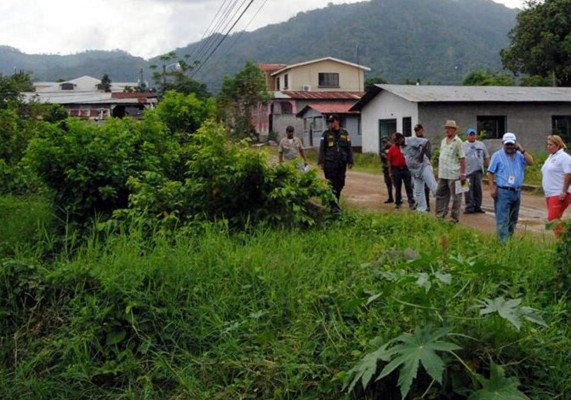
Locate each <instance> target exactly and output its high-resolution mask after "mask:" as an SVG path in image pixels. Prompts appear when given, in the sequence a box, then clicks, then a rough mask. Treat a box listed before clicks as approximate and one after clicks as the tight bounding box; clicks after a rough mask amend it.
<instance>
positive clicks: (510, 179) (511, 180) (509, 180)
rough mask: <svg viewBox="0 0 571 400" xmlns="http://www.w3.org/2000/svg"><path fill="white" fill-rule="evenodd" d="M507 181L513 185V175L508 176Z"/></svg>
mask: <svg viewBox="0 0 571 400" xmlns="http://www.w3.org/2000/svg"><path fill="white" fill-rule="evenodd" d="M508 183H509V184H510V185H513V184H514V183H515V176H513V175H512V176H510V177H509V178H508Z"/></svg>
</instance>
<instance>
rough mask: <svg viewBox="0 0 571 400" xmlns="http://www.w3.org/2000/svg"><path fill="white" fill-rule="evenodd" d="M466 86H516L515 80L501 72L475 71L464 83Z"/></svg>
mask: <svg viewBox="0 0 571 400" xmlns="http://www.w3.org/2000/svg"><path fill="white" fill-rule="evenodd" d="M462 84H463V85H464V86H514V85H515V81H514V78H513V77H511V76H509V75H507V74H504V73H500V72H490V71H483V70H480V71H474V72H470V73H469V74H468V75H467V76H466V78H464V81H463V82H462Z"/></svg>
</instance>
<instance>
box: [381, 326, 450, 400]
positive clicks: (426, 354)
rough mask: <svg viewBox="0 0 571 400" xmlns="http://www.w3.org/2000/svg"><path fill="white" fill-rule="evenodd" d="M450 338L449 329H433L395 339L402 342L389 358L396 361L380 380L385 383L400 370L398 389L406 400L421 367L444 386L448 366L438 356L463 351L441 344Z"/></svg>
mask: <svg viewBox="0 0 571 400" xmlns="http://www.w3.org/2000/svg"><path fill="white" fill-rule="evenodd" d="M447 334H448V330H447V329H438V330H436V331H434V332H431V331H430V330H429V329H426V328H425V329H420V328H416V330H415V332H414V334H409V333H405V334H402V335H400V336H399V337H397V338H395V339H394V340H393V342H399V343H398V344H396V345H395V346H393V347H392V348H391V349H390V350H389V351H388V354H389V355H390V356H391V358H392V357H393V356H395V358H394V359H392V361H391V362H390V363H389V364H387V365H386V366H385V367H384V368H383V370H382V371H381V373H380V374H379V377H378V378H377V380H378V379H382V378H384V377H386V376H387V375H389V374H390V373H391V372H393V371H394V370H395V369H397V368H399V381H398V385H399V387H400V390H401V394H402V397H403V398H405V397H406V395H407V394H408V392H409V390H410V387H411V385H412V381H413V379H414V378H415V377H416V375H417V372H418V366H419V364H422V366H423V367H424V369H425V370H426V372H428V374H429V375H430V376H431V377H432V378H433V379H434V380H436V381H437V382H439V383H442V371H443V370H444V362H443V361H442V358H440V356H439V355H438V354H437V353H436V352H437V351H444V352H449V353H451V352H452V351H454V350H458V349H460V347H459V346H457V345H456V344H454V343H450V342H445V341H441V340H439V339H440V338H442V337H443V336H446V335H447Z"/></svg>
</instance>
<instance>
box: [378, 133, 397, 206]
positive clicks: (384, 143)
mask: <svg viewBox="0 0 571 400" xmlns="http://www.w3.org/2000/svg"><path fill="white" fill-rule="evenodd" d="M391 146H392V143H391V141H390V139H389V138H388V137H387V136H383V137H382V139H381V151H380V152H379V157H380V158H381V165H382V167H383V178H384V180H385V185H386V186H387V193H388V194H389V198H388V199H387V200H385V201H384V202H383V203H385V204H390V203H394V198H393V180H392V179H391V174H390V171H389V160H388V157H387V153H388V151H389V149H390V148H391Z"/></svg>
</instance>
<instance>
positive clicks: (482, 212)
mask: <svg viewBox="0 0 571 400" xmlns="http://www.w3.org/2000/svg"><path fill="white" fill-rule="evenodd" d="M474 212H477V213H480V214H485V213H486V212H485V211H484V210H482V209H481V208H478V209H477V210H476V211H474Z"/></svg>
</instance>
